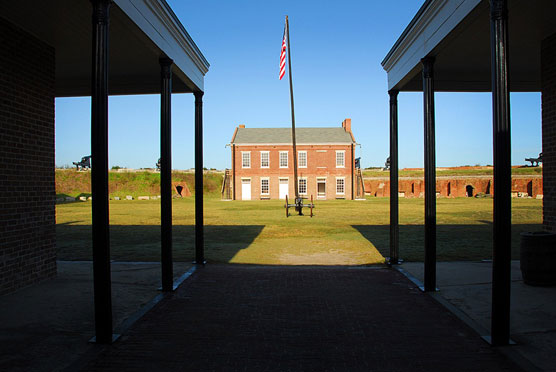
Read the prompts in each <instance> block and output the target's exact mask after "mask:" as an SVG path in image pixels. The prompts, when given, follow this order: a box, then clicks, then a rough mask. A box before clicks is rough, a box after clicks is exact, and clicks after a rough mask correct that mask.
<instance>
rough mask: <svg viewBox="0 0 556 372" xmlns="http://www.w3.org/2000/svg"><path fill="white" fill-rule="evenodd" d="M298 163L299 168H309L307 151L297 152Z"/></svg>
mask: <svg viewBox="0 0 556 372" xmlns="http://www.w3.org/2000/svg"><path fill="white" fill-rule="evenodd" d="M297 165H298V166H299V168H307V151H299V152H298V153H297Z"/></svg>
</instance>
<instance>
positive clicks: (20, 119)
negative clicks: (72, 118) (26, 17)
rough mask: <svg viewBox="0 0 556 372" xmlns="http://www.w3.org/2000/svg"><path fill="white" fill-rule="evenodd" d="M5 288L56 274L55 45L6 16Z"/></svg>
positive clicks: (2, 53)
mask: <svg viewBox="0 0 556 372" xmlns="http://www.w3.org/2000/svg"><path fill="white" fill-rule="evenodd" d="M0 35H1V36H0V40H1V41H2V43H1V45H2V47H1V48H0V91H1V92H2V94H1V98H0V133H1V135H0V295H2V294H6V293H9V292H13V291H14V290H16V289H18V288H21V287H24V286H27V285H29V284H32V283H36V282H39V281H42V280H45V279H48V278H52V277H54V276H55V275H56V245H55V227H56V220H55V218H56V217H55V181H54V168H55V163H54V161H55V160H54V79H55V75H54V74H55V70H54V65H55V58H54V49H53V48H52V47H50V46H48V45H46V44H44V43H43V42H41V41H40V40H38V39H36V38H35V37H33V36H31V35H29V34H27V33H26V32H24V31H23V30H21V29H19V28H18V27H16V26H14V25H12V24H11V23H9V22H8V21H6V20H5V19H3V18H1V17H0Z"/></svg>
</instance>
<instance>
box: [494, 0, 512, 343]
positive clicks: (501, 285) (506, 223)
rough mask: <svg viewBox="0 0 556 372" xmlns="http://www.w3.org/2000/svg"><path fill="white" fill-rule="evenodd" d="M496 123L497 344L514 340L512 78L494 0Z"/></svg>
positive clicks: (502, 15) (501, 6) (502, 10)
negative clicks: (512, 291) (511, 338)
mask: <svg viewBox="0 0 556 372" xmlns="http://www.w3.org/2000/svg"><path fill="white" fill-rule="evenodd" d="M490 12H491V13H490V50H491V68H492V73H491V77H492V115H493V118H492V125H493V132H494V133H493V142H494V218H493V220H494V221H493V222H494V223H493V225H494V242H493V243H494V244H493V251H492V323H491V342H492V344H493V345H496V346H497V345H507V344H508V343H509V341H510V283H511V271H510V270H511V239H510V237H511V227H512V222H511V218H512V211H511V199H510V197H511V142H510V93H509V78H508V7H507V2H506V0H491V1H490Z"/></svg>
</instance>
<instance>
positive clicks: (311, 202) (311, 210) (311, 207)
mask: <svg viewBox="0 0 556 372" xmlns="http://www.w3.org/2000/svg"><path fill="white" fill-rule="evenodd" d="M311 218H313V195H311Z"/></svg>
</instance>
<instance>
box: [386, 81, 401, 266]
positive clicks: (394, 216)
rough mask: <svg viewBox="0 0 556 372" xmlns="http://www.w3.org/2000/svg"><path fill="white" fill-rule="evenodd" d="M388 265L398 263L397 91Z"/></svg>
mask: <svg viewBox="0 0 556 372" xmlns="http://www.w3.org/2000/svg"><path fill="white" fill-rule="evenodd" d="M388 94H389V95H390V259H389V261H388V263H389V264H390V265H397V264H398V263H399V231H400V227H399V214H398V211H399V199H398V195H399V194H398V91H397V90H390V91H389V92H388Z"/></svg>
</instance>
